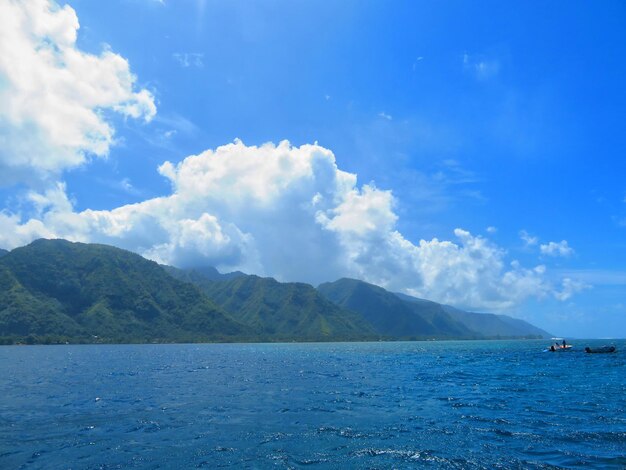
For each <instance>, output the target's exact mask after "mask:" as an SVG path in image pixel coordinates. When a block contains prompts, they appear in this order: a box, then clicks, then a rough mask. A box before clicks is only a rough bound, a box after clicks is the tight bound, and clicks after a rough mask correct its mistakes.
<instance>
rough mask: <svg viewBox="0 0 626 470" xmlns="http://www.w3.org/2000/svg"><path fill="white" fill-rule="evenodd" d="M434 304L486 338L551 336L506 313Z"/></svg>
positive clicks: (420, 302) (415, 300)
mask: <svg viewBox="0 0 626 470" xmlns="http://www.w3.org/2000/svg"><path fill="white" fill-rule="evenodd" d="M396 295H397V296H398V297H400V298H401V299H403V300H405V301H408V302H411V303H415V304H417V305H427V304H432V303H434V302H431V301H429V300H423V299H418V298H416V297H411V296H409V295H404V294H396ZM436 305H439V307H440V308H441V309H442V310H444V311H445V312H447V313H448V314H449V315H450V316H451V317H452V318H454V319H455V320H457V321H459V322H461V323H462V324H464V325H465V326H466V327H467V328H469V329H470V330H472V331H475V332H477V333H479V334H480V335H482V336H484V337H487V338H497V337H501V338H523V337H542V338H551V337H552V335H551V334H550V333H548V332H547V331H544V330H542V329H540V328H537V327H536V326H533V325H531V324H530V323H528V322H525V321H524V320H519V319H517V318H512V317H509V316H507V315H496V314H493V313H475V312H466V311H464V310H460V309H458V308H454V307H450V306H449V305H441V304H436Z"/></svg>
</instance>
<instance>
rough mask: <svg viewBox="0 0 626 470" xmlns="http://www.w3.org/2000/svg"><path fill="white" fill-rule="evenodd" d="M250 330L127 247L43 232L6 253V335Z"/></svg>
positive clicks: (146, 338) (201, 334)
mask: <svg viewBox="0 0 626 470" xmlns="http://www.w3.org/2000/svg"><path fill="white" fill-rule="evenodd" d="M252 334H253V333H252V331H251V330H250V329H249V328H247V327H245V326H244V325H242V324H240V323H238V322H236V321H235V320H233V319H232V318H229V317H228V316H227V315H226V313H225V312H224V311H222V310H221V309H220V308H218V307H217V306H216V305H215V304H214V303H213V302H211V301H210V300H209V299H208V298H206V296H204V295H203V294H202V293H201V292H200V291H199V289H198V288H197V287H195V286H194V285H192V284H190V283H185V282H181V281H179V280H177V279H174V278H173V277H172V276H170V275H168V274H167V273H166V272H165V271H164V270H163V269H162V268H161V267H160V266H159V265H158V264H156V263H154V262H152V261H148V260H146V259H144V258H142V257H141V256H139V255H137V254H134V253H131V252H128V251H125V250H121V249H118V248H114V247H111V246H105V245H95V244H83V243H71V242H68V241H65V240H37V241H35V242H33V243H31V244H30V245H27V246H25V247H22V248H16V249H14V250H13V251H11V252H9V253H8V254H6V255H5V256H3V257H2V258H0V337H5V338H6V337H9V338H17V339H18V340H19V338H22V339H23V338H26V337H28V339H29V340H30V341H40V342H41V341H53V342H58V341H63V340H68V341H77V342H93V341H98V342H153V341H156V342H187V341H188V342H192V341H215V340H232V339H234V338H238V339H241V338H245V337H251V336H252Z"/></svg>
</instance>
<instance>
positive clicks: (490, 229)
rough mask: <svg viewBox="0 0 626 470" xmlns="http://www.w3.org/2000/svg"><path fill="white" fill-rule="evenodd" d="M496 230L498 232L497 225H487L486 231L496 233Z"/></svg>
mask: <svg viewBox="0 0 626 470" xmlns="http://www.w3.org/2000/svg"><path fill="white" fill-rule="evenodd" d="M497 232H498V228H497V227H494V226H493V225H491V226H489V227H487V233H491V234H493V233H497Z"/></svg>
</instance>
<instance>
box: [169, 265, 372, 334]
mask: <svg viewBox="0 0 626 470" xmlns="http://www.w3.org/2000/svg"><path fill="white" fill-rule="evenodd" d="M168 272H170V273H171V274H172V275H174V276H177V277H178V278H179V279H189V280H190V281H191V282H194V283H195V284H196V285H197V286H198V287H199V288H200V289H201V290H202V291H203V292H204V293H205V294H206V295H207V296H208V297H209V298H211V299H212V300H213V301H214V302H216V303H217V304H218V305H219V306H220V307H222V308H223V309H224V310H225V311H227V312H229V313H230V315H231V316H232V317H233V318H234V319H236V320H238V321H240V322H241V323H243V324H245V325H248V326H250V327H252V328H253V329H254V330H255V331H256V332H257V333H258V334H259V335H260V336H261V337H263V338H267V339H269V340H272V341H277V340H284V341H292V340H297V341H319V340H336V341H340V340H364V339H378V337H379V335H377V334H376V332H375V330H374V328H372V326H371V325H370V324H369V323H368V322H367V321H365V320H364V319H363V318H362V317H361V315H359V314H356V313H354V312H350V311H347V310H344V309H341V308H340V307H338V306H337V305H335V304H333V303H332V302H329V301H328V300H326V299H325V298H324V297H322V296H321V295H320V294H319V293H318V292H317V290H315V288H314V287H313V286H311V285H309V284H304V283H299V282H287V283H281V282H278V281H276V280H275V279H273V278H263V277H259V276H255V275H243V274H241V273H238V274H237V275H234V276H233V275H222V276H223V277H222V280H217V281H215V280H211V279H207V278H202V276H198V274H199V273H198V271H197V270H189V271H188V270H177V269H171V268H170V269H169V270H168ZM231 274H234V273H231Z"/></svg>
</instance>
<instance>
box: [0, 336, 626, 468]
mask: <svg viewBox="0 0 626 470" xmlns="http://www.w3.org/2000/svg"><path fill="white" fill-rule="evenodd" d="M586 344H598V343H597V342H596V343H594V342H580V344H577V345H576V346H579V350H578V351H572V352H565V353H543V352H542V349H543V347H544V345H545V342H536V341H520V342H507V341H495V342H478V341H477V342H426V343H423V342H415V343H350V344H345V343H341V344H243V345H241V344H218V345H137V346H21V347H20V346H7V347H0V468H3V469H11V468H72V469H83V468H93V469H100V468H104V469H109V468H129V467H130V468H135V467H136V468H197V467H206V468H216V467H233V468H300V467H312V468H489V469H491V468H506V469H510V468H594V467H595V468H625V467H626V360H625V359H626V354H624V353H625V352H626V342H624V341H618V342H616V343H615V342H614V344H616V346H617V347H618V349H619V352H618V353H617V354H610V355H602V354H601V355H590V354H585V353H583V352H582V351H581V349H582V346H584V345H586Z"/></svg>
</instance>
